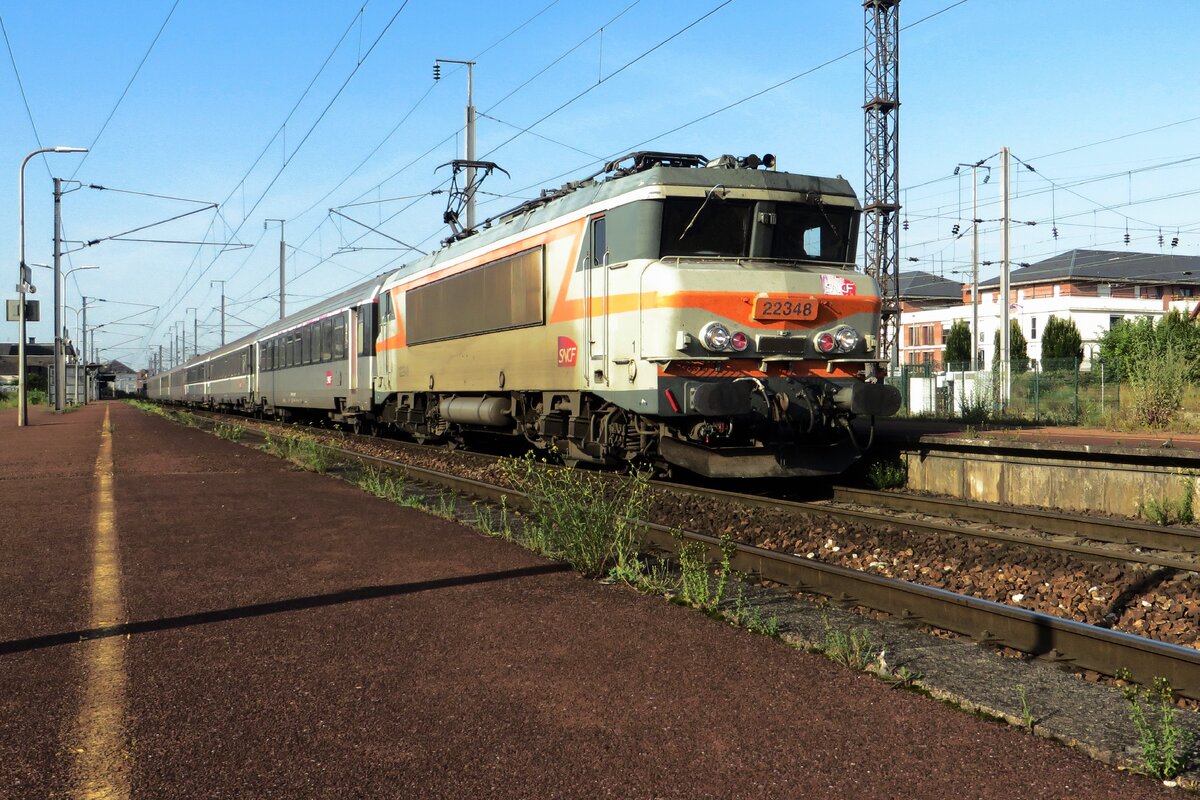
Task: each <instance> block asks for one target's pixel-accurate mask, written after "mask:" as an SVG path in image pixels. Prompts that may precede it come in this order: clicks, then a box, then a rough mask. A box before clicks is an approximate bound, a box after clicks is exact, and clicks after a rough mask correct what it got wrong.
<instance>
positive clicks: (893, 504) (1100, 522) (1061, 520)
mask: <svg viewBox="0 0 1200 800" xmlns="http://www.w3.org/2000/svg"><path fill="white" fill-rule="evenodd" d="M833 500H834V501H835V502H838V503H857V504H860V505H868V506H881V507H884V508H889V509H892V510H893V511H912V512H917V513H929V514H934V515H936V516H941V517H954V518H956V519H962V520H969V521H971V522H987V523H994V524H997V525H1006V526H1008V527H1012V528H1027V527H1031V526H1036V527H1037V529H1038V530H1040V531H1044V532H1047V533H1058V534H1063V535H1066V536H1077V537H1080V538H1084V539H1092V540H1095V541H1101V542H1113V543H1115V544H1131V545H1138V546H1142V547H1148V548H1152V549H1154V550H1175V551H1180V552H1185V553H1200V531H1194V530H1188V529H1186V528H1169V527H1161V526H1151V525H1144V524H1139V523H1137V522H1131V521H1128V520H1120V519H1106V518H1104V517H1089V516H1084V515H1082V514H1066V513H1062V512H1055V511H1043V510H1041V509H1034V508H1011V507H1007V506H1000V505H995V504H991V503H978V502H974V501H970V500H953V499H949V498H943V497H924V496H917V495H910V494H896V493H893V492H878V491H872V490H869V489H851V488H848V487H841V486H839V487H836V488H835V489H834V490H833ZM931 509H932V510H931Z"/></svg>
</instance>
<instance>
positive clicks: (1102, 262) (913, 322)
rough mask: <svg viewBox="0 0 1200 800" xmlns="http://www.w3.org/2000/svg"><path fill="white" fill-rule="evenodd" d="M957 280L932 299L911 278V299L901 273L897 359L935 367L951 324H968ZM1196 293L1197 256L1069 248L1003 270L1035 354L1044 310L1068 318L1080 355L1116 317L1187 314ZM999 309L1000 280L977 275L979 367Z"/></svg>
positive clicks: (1094, 350) (964, 289) (1199, 278)
mask: <svg viewBox="0 0 1200 800" xmlns="http://www.w3.org/2000/svg"><path fill="white" fill-rule="evenodd" d="M922 274H925V273H922ZM960 286H961V296H960V297H959V300H958V302H957V303H954V304H948V305H936V304H934V303H933V302H932V300H931V297H930V293H931V289H930V287H929V286H927V285H925V284H924V283H922V282H921V281H915V282H914V295H913V298H912V299H911V300H910V299H909V298H908V297H905V295H904V282H903V275H902V281H901V304H902V305H901V318H900V324H901V340H900V363H901V364H905V365H911V364H931V365H933V366H934V368H935V369H940V368H941V366H942V362H943V356H944V353H945V344H944V343H945V340H946V333H947V332H948V331H949V330H950V326H951V325H953V324H954V323H955V322H956V321H958V320H964V321H966V322H967V324H970V323H971V316H972V313H971V287H970V285H969V284H966V285H960ZM1198 297H1200V257H1198V256H1179V255H1162V254H1155V253H1128V252H1115V251H1109V250H1070V251H1068V252H1066V253H1061V254H1059V255H1056V256H1052V257H1051V258H1048V259H1046V260H1044V261H1039V262H1038V263H1036V264H1031V265H1029V266H1027V267H1021V268H1019V269H1015V270H1013V271H1012V273H1011V274H1010V275H1009V295H1008V302H1009V318H1010V319H1011V320H1016V322H1017V323H1018V324H1019V325H1020V327H1021V332H1022V333H1023V334H1024V335H1025V340H1026V342H1027V343H1028V344H1027V353H1028V355H1029V357H1030V358H1031V359H1040V358H1041V354H1042V344H1041V334H1042V331H1043V330H1045V327H1046V321H1047V320H1049V319H1050V317H1051V316H1054V317H1058V318H1059V319H1069V320H1073V321H1074V322H1075V325H1076V327H1078V328H1079V333H1080V335H1081V336H1082V337H1083V349H1084V358H1085V360H1086V359H1088V358H1090V357H1092V356H1094V355H1098V351H1099V342H1100V337H1101V336H1103V335H1104V333H1105V332H1107V331H1108V330H1109V329H1110V328H1111V327H1112V326H1113V325H1114V324H1116V323H1117V322H1120V321H1121V320H1124V319H1136V318H1137V317H1151V318H1157V317H1161V316H1162V315H1164V314H1165V313H1166V312H1167V311H1168V310H1169V309H1171V308H1177V309H1179V310H1180V311H1182V312H1184V313H1189V314H1190V313H1191V311H1192V307H1193V306H1194V304H1195V303H1196V302H1197V298H1198ZM1002 312H1003V306H1002V305H1001V304H1000V279H999V278H993V279H992V280H989V281H983V282H981V283H980V286H979V331H978V334H977V336H976V342H975V347H976V351H977V353H978V355H979V358H980V360H981V362H982V363H983V365H984V366H985V367H989V366H991V363H992V360H993V352H994V340H995V336H996V332H997V331H998V330H999V329H1000V324H1001V318H1002Z"/></svg>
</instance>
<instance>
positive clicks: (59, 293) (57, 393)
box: [28, 264, 100, 413]
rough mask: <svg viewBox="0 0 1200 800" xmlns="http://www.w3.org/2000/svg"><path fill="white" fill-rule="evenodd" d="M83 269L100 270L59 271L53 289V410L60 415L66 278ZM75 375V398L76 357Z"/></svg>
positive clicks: (64, 373)
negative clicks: (54, 311)
mask: <svg viewBox="0 0 1200 800" xmlns="http://www.w3.org/2000/svg"><path fill="white" fill-rule="evenodd" d="M28 266H31V267H42V268H43V269H54V267H52V266H50V265H49V264H29V265H28ZM84 269H100V268H99V267H97V266H95V265H93V264H84V265H82V266H79V267H72V268H71V269H69V270H67V271H65V272H62V271H60V272H59V273H58V283H57V284H56V285H55V287H54V307H55V310H56V312H58V313H56V314H55V315H54V322H55V325H54V327H55V331H54V410H55V412H58V413H62V410H63V405H64V404H65V403H66V400H65V398H66V390H67V370H66V363H65V361H66V358H65V357H66V353H65V351H66V338H67V333H66V325H65V324H64V323H63V321H62V311H63V310H64V309H66V308H67V305H66V303H67V276H68V275H70V274H71V273H72V272H79V271H80V270H84ZM76 322H78V319H76ZM75 374H76V380H75V388H76V391H75V392H73V393H72V394H73V395H75V396H78V394H79V392H78V389H79V379H78V375H79V368H78V357H77V358H76V369H75Z"/></svg>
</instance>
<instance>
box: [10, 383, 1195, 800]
mask: <svg viewBox="0 0 1200 800" xmlns="http://www.w3.org/2000/svg"><path fill="white" fill-rule="evenodd" d="M30 421H31V424H30V425H29V426H27V427H23V428H18V427H17V426H16V414H15V411H14V410H11V409H10V410H0V453H3V458H2V462H0V507H2V508H3V509H4V512H5V513H4V524H3V527H0V542H2V543H3V552H4V553H5V558H4V559H0V586H3V587H4V600H3V603H4V611H5V613H4V614H3V615H0V796H3V797H5V798H46V797H83V796H95V797H113V798H126V797H135V798H175V799H177V798H256V799H257V800H262V799H265V798H409V797H412V798H437V797H446V798H465V797H470V798H475V797H478V798H544V797H581V798H583V797H586V798H595V797H621V798H627V797H647V798H649V797H656V798H675V797H680V798H683V797H687V798H697V797H720V798H735V797H747V798H749V797H753V798H765V797H780V798H800V797H804V798H826V797H828V798H835V797H836V798H842V797H906V798H915V799H917V800H919V799H920V798H939V799H940V798H945V797H972V798H993V797H994V798H1012V797H1039V798H1040V797H1088V798H1118V797H1119V798H1125V799H1129V798H1141V797H1166V796H1173V795H1172V794H1171V793H1170V792H1169V791H1168V790H1166V789H1164V788H1163V787H1161V786H1160V785H1158V784H1156V783H1155V782H1153V781H1151V780H1149V779H1147V778H1144V777H1140V776H1134V775H1130V774H1126V773H1119V772H1116V771H1114V770H1112V769H1110V768H1108V767H1106V766H1103V765H1101V764H1098V763H1096V762H1093V761H1091V760H1089V759H1088V758H1087V757H1085V756H1084V755H1082V754H1080V753H1078V752H1075V751H1073V750H1069V749H1067V748H1065V747H1062V746H1060V745H1057V744H1054V743H1052V742H1048V741H1045V740H1042V739H1039V738H1037V737H1033V736H1029V735H1027V734H1025V733H1023V732H1022V731H1020V730H1018V729H1015V728H1009V727H1004V726H998V725H995V724H992V723H988V722H984V721H981V720H979V719H977V718H975V717H973V716H971V715H969V714H965V713H963V712H961V711H957V710H954V709H950V708H947V707H946V706H944V705H943V704H941V703H939V702H938V701H935V700H933V699H930V698H927V697H924V696H920V695H918V694H914V693H911V692H905V691H897V690H895V689H893V688H891V687H890V686H889V685H887V684H886V683H884V682H882V681H879V680H877V679H875V678H873V677H870V676H868V675H865V674H862V673H856V672H852V671H850V670H848V669H846V668H844V667H841V666H839V665H837V664H834V663H833V662H831V661H829V660H828V659H826V658H825V657H823V656H821V655H816V654H812V653H807V652H801V651H797V650H794V649H792V648H789V647H787V646H785V645H784V644H782V643H780V642H778V641H775V640H772V639H769V638H766V637H762V636H757V635H754V634H751V633H748V632H746V631H742V630H738V629H735V628H733V627H731V626H729V625H727V624H724V623H720V622H717V621H714V620H712V619H710V618H709V617H707V616H705V615H703V614H700V613H698V612H695V611H693V610H691V609H688V608H683V607H679V606H675V605H672V604H670V603H667V602H665V601H663V600H661V599H658V598H654V597H648V596H643V595H639V594H638V593H636V592H634V591H632V590H630V589H628V588H626V587H622V586H616V585H604V584H601V583H598V582H594V581H589V580H585V579H583V578H581V577H579V576H577V575H575V574H574V573H572V572H569V571H567V570H566V569H565V568H564V567H562V566H561V565H559V564H557V563H554V562H551V561H547V560H545V559H541V558H538V557H536V556H534V555H531V554H530V553H528V552H526V551H525V550H523V549H521V548H519V547H517V546H515V545H512V544H509V543H506V542H503V541H500V540H497V539H492V538H488V537H486V536H484V535H482V534H480V533H478V532H476V531H473V530H471V529H469V528H467V527H464V526H462V525H459V524H457V523H454V522H451V521H447V520H443V519H439V518H435V517H431V516H428V515H426V514H424V513H421V512H419V511H415V510H412V509H405V508H400V507H397V506H395V505H392V504H389V503H387V502H385V501H383V500H380V499H377V498H374V497H370V496H367V495H364V494H363V493H362V492H360V491H359V490H358V489H357V488H355V487H353V486H351V485H349V484H347V483H345V482H343V481H340V480H338V479H337V478H335V477H331V476H323V475H317V474H313V473H307V472H301V471H298V470H296V469H294V468H291V467H289V465H287V464H286V463H284V462H281V461H280V460H277V459H275V458H273V457H271V456H268V455H266V454H264V453H261V452H259V451H257V450H254V449H251V448H249V447H245V446H241V445H238V444H234V443H231V442H228V441H224V440H221V439H218V438H216V437H214V436H210V435H208V434H206V433H203V432H201V431H199V430H195V429H190V428H184V427H180V426H177V425H175V424H173V423H171V422H168V421H166V420H164V419H161V418H159V417H156V416H152V415H148V414H145V413H143V412H141V411H139V410H137V409H135V408H133V407H131V406H128V405H126V404H123V403H118V402H111V403H105V402H102V403H96V404H91V405H89V406H87V407H86V408H83V409H80V410H77V411H73V412H71V413H67V414H63V415H58V416H56V415H54V414H52V413H50V412H47V411H46V410H45V409H41V408H34V409H32V411H31V420H30Z"/></svg>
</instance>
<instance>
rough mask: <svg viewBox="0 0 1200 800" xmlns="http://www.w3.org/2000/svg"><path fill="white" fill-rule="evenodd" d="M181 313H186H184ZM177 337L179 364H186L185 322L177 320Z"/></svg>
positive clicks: (184, 320)
mask: <svg viewBox="0 0 1200 800" xmlns="http://www.w3.org/2000/svg"><path fill="white" fill-rule="evenodd" d="M183 313H185V314H186V313H187V311H184V312H183ZM179 335H180V337H182V338H181V340H180V345H179V363H180V364H184V363H187V320H186V319H181V320H179Z"/></svg>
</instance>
